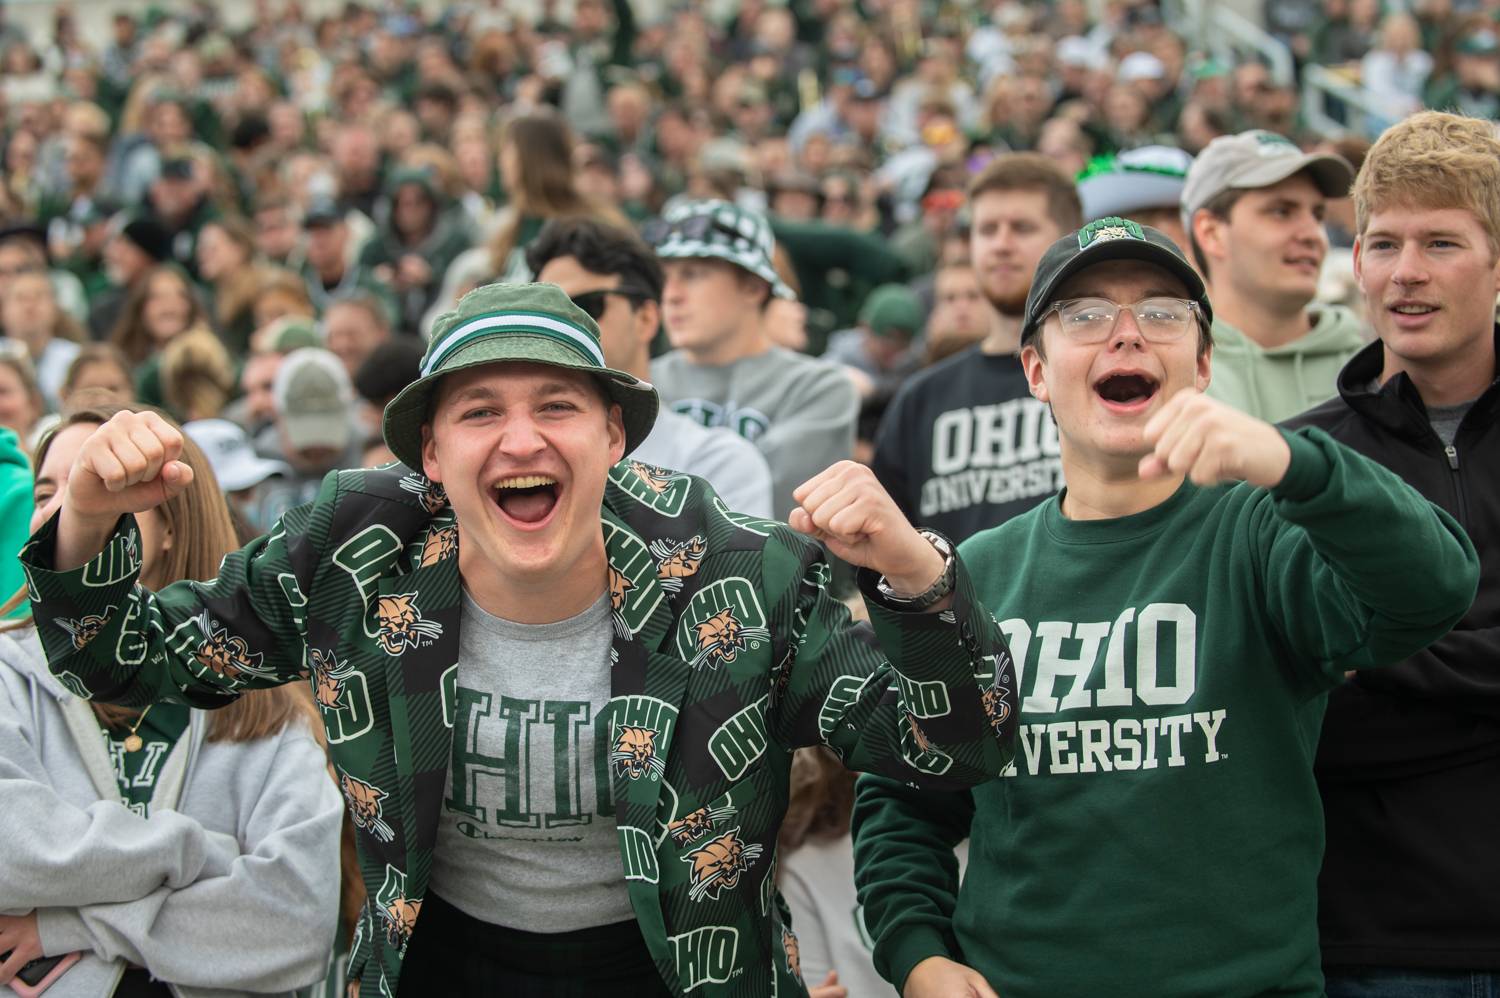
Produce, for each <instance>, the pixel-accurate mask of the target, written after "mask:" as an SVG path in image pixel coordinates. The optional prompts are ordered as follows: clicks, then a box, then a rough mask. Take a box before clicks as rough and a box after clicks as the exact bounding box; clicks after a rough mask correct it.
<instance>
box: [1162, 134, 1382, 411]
mask: <svg viewBox="0 0 1500 998" xmlns="http://www.w3.org/2000/svg"><path fill="white" fill-rule="evenodd" d="M1353 179H1354V171H1353V169H1352V168H1351V167H1350V166H1349V164H1348V163H1347V162H1345V161H1344V159H1343V158H1341V157H1339V156H1334V155H1329V154H1325V153H1306V152H1303V151H1302V150H1301V149H1299V148H1298V147H1297V146H1296V145H1294V144H1293V143H1292V142H1291V141H1289V140H1288V139H1286V138H1283V137H1282V136H1280V135H1277V134H1275V133H1274V132H1266V131H1259V130H1255V131H1248V132H1241V133H1240V134H1238V135H1225V136H1221V137H1220V138H1217V139H1214V140H1213V141H1212V142H1210V143H1209V144H1208V146H1207V148H1205V149H1204V150H1203V152H1202V153H1200V154H1199V155H1198V158H1197V159H1196V160H1194V161H1193V165H1192V168H1191V169H1190V170H1189V171H1188V175H1187V183H1186V185H1185V187H1184V188H1183V192H1182V220H1183V226H1184V228H1186V229H1187V231H1188V237H1189V242H1190V244H1191V248H1192V251H1193V257H1194V260H1195V262H1196V263H1197V265H1198V269H1199V270H1200V271H1202V273H1203V277H1204V279H1205V280H1206V281H1207V282H1208V289H1209V297H1210V298H1211V299H1213V303H1214V313H1215V319H1214V325H1213V336H1214V343H1215V350H1214V368H1213V381H1212V383H1211V384H1210V385H1209V388H1208V393H1209V394H1210V395H1213V396H1215V397H1217V398H1219V399H1222V400H1223V401H1225V402H1228V403H1229V404H1230V405H1233V406H1235V407H1236V408H1238V409H1241V410H1243V411H1245V412H1248V413H1250V414H1251V415H1253V416H1256V417H1259V418H1260V419H1265V420H1268V421H1271V422H1276V421H1278V420H1282V419H1286V418H1287V417H1289V416H1294V415H1296V414H1297V413H1299V412H1302V411H1304V410H1306V409H1309V408H1311V407H1312V406H1314V405H1317V404H1318V403H1319V402H1322V401H1323V400H1324V399H1326V398H1328V397H1329V396H1331V395H1332V394H1333V392H1334V379H1335V378H1337V376H1338V372H1339V370H1340V369H1341V368H1342V367H1343V365H1344V363H1345V362H1346V361H1347V360H1348V359H1349V358H1350V357H1352V356H1353V355H1354V353H1355V352H1356V351H1358V350H1359V348H1360V347H1361V346H1363V345H1364V336H1363V333H1362V329H1361V324H1360V322H1359V320H1358V319H1357V318H1356V316H1355V315H1354V313H1352V312H1350V311H1349V310H1348V309H1345V308H1341V307H1336V306H1327V305H1318V306H1315V307H1312V308H1309V305H1310V304H1311V303H1312V300H1313V297H1314V295H1315V294H1316V293H1317V288H1318V276H1319V274H1320V273H1321V271H1322V268H1323V258H1324V257H1325V256H1326V255H1327V253H1328V236H1327V234H1326V232H1325V231H1324V228H1323V216H1324V211H1325V206H1326V204H1327V201H1328V199H1329V198H1334V197H1343V196H1344V195H1345V194H1347V193H1348V191H1349V184H1350V183H1351V182H1352V181H1353Z"/></svg>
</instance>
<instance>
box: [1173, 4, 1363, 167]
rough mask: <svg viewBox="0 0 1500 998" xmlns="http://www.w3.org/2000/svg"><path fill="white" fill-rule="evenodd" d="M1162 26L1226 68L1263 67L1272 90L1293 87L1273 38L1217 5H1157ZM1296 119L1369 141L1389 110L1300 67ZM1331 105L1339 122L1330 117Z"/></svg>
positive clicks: (1281, 46) (1346, 82)
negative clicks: (1255, 63) (1249, 61)
mask: <svg viewBox="0 0 1500 998" xmlns="http://www.w3.org/2000/svg"><path fill="white" fill-rule="evenodd" d="M1162 7H1163V12H1164V13H1165V14H1166V16H1167V20H1168V23H1169V24H1171V25H1172V26H1173V27H1174V28H1176V29H1177V30H1178V31H1179V32H1180V33H1182V34H1183V35H1184V36H1186V37H1187V38H1188V39H1189V40H1190V42H1191V43H1192V44H1193V46H1194V47H1196V48H1198V49H1200V50H1203V51H1207V52H1210V53H1212V54H1213V55H1214V56H1215V57H1217V58H1219V59H1221V60H1223V61H1225V62H1229V63H1231V64H1232V63H1233V62H1235V61H1237V59H1238V58H1239V57H1241V56H1245V55H1251V56H1255V57H1257V58H1259V59H1260V60H1261V61H1262V62H1264V63H1265V64H1266V66H1267V67H1268V68H1269V70H1270V73H1271V79H1272V80H1273V81H1274V82H1275V83H1276V84H1277V85H1278V86H1292V85H1293V84H1294V83H1296V82H1297V81H1296V65H1295V63H1294V62H1293V60H1292V52H1291V50H1290V49H1289V48H1287V46H1286V44H1285V43H1283V42H1282V41H1281V40H1280V39H1279V38H1277V37H1276V36H1274V35H1272V34H1270V33H1269V32H1267V31H1266V30H1265V29H1264V28H1262V27H1261V26H1260V25H1258V24H1256V23H1255V22H1254V21H1252V20H1250V19H1249V18H1247V17H1245V16H1244V15H1243V14H1241V13H1240V12H1239V11H1237V10H1235V9H1233V8H1232V7H1230V6H1228V5H1226V4H1224V3H1222V2H1219V0H1163V2H1162ZM1301 90H1302V117H1303V120H1304V121H1305V122H1306V123H1307V125H1308V127H1309V128H1311V129H1313V130H1314V131H1317V132H1320V133H1322V134H1324V135H1329V136H1340V135H1344V134H1347V133H1350V132H1354V133H1357V134H1360V135H1364V136H1366V137H1369V138H1373V137H1374V136H1375V135H1376V134H1377V133H1378V132H1379V131H1380V130H1381V129H1382V128H1384V127H1385V126H1386V125H1388V124H1389V123H1390V121H1391V118H1390V111H1389V109H1387V108H1383V107H1382V106H1381V102H1380V99H1379V98H1378V97H1376V96H1375V94H1374V93H1372V92H1371V91H1370V90H1368V89H1366V88H1365V87H1363V86H1361V85H1359V84H1358V83H1356V82H1354V81H1353V80H1350V79H1349V78H1348V77H1346V76H1343V75H1341V74H1339V73H1338V72H1335V71H1333V70H1330V69H1328V68H1327V67H1325V66H1318V65H1314V64H1311V63H1308V64H1306V65H1304V66H1303V67H1302V79H1301ZM1335 102H1336V103H1337V104H1338V105H1341V107H1342V116H1341V118H1336V117H1334V112H1335V108H1334V107H1332V106H1330V105H1331V104H1333V103H1335Z"/></svg>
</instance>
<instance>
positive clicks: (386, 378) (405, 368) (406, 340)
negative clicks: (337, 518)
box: [354, 336, 425, 464]
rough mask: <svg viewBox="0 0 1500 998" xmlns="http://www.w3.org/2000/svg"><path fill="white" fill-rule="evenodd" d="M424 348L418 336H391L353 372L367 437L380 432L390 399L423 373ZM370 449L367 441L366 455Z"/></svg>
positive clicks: (362, 425)
mask: <svg viewBox="0 0 1500 998" xmlns="http://www.w3.org/2000/svg"><path fill="white" fill-rule="evenodd" d="M424 352H425V346H424V344H423V343H422V342H421V341H420V340H417V339H416V338H415V337H411V336H396V337H392V338H391V339H388V340H386V341H385V342H384V343H382V344H380V345H379V346H378V347H376V348H375V349H374V351H372V352H371V353H370V355H369V356H368V357H366V358H365V361H364V363H362V364H360V365H359V369H358V370H357V371H355V372H354V390H355V391H356V392H358V393H359V398H360V415H359V418H358V420H357V422H358V423H359V425H360V426H361V427H362V428H363V429H364V431H365V435H366V439H367V440H368V439H373V438H376V437H379V436H380V433H381V414H382V413H383V412H384V411H385V407H386V406H387V405H388V404H389V403H390V401H391V399H393V398H395V397H396V396H397V395H398V394H400V392H401V389H403V388H405V387H406V386H407V385H409V384H411V383H412V382H413V381H415V380H417V378H418V377H420V376H421V371H422V354H423V353H424ZM370 449H371V448H370V446H369V445H368V444H366V446H365V451H366V457H368V452H369V450H370ZM386 460H390V459H389V458H387V459H386ZM379 463H382V464H383V463H385V462H384V461H381V462H379Z"/></svg>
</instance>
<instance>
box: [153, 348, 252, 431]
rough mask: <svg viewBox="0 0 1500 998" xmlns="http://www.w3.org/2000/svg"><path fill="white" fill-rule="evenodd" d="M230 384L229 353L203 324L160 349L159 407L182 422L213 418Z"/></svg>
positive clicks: (232, 382) (228, 393)
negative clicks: (160, 400)
mask: <svg viewBox="0 0 1500 998" xmlns="http://www.w3.org/2000/svg"><path fill="white" fill-rule="evenodd" d="M234 387H235V377H234V364H233V362H232V361H231V360H230V359H229V353H228V352H227V351H226V350H225V349H224V345H223V344H222V343H220V342H219V338H218V337H217V336H215V335H214V334H213V333H212V332H211V331H210V330H209V329H207V328H206V327H203V326H198V327H195V328H192V329H189V330H188V331H187V332H185V333H183V334H182V335H181V336H178V337H175V338H174V339H173V340H172V341H171V342H170V343H168V344H167V345H166V347H165V348H164V349H163V350H162V352H161V396H162V403H163V408H165V409H166V410H167V411H168V412H170V413H172V415H173V416H174V417H176V418H178V419H179V420H181V421H183V422H186V421H189V420H194V419H214V418H217V417H218V415H219V413H220V412H222V411H223V409H224V406H225V404H226V403H227V402H228V401H229V399H230V396H231V395H232V394H233V392H234Z"/></svg>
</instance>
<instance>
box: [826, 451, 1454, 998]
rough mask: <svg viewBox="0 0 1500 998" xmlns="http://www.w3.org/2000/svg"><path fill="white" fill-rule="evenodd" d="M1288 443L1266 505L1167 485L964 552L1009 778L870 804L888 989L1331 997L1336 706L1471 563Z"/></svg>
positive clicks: (1434, 522)
mask: <svg viewBox="0 0 1500 998" xmlns="http://www.w3.org/2000/svg"><path fill="white" fill-rule="evenodd" d="M1287 439H1288V440H1289V442H1290V443H1291V446H1292V463H1291V465H1290V467H1289V469H1288V471H1287V475H1286V478H1285V480H1284V481H1283V482H1282V483H1281V484H1280V485H1279V486H1277V487H1276V488H1275V489H1272V490H1269V491H1268V490H1265V489H1258V488H1253V487H1251V486H1249V485H1245V484H1240V485H1235V486H1232V487H1231V486H1220V487H1215V488H1199V487H1197V486H1194V485H1192V484H1190V483H1184V484H1183V486H1182V487H1181V488H1180V489H1179V490H1178V491H1177V492H1176V493H1175V494H1174V495H1173V496H1172V497H1171V498H1170V499H1168V500H1167V501H1166V502H1164V503H1162V504H1161V505H1159V506H1157V507H1155V508H1154V509H1150V510H1147V511H1146V512H1144V513H1139V514H1136V515H1134V516H1127V517H1121V518H1119V519H1114V520H1104V521H1075V520H1069V519H1066V518H1064V517H1063V515H1062V513H1061V508H1060V504H1059V500H1058V499H1057V498H1053V499H1049V500H1048V501H1047V502H1046V503H1044V504H1043V505H1041V506H1039V507H1037V508H1036V509H1034V510H1032V511H1030V512H1028V513H1026V514H1023V515H1022V516H1020V517H1017V518H1016V519H1014V520H1011V521H1009V522H1008V523H1006V524H1004V525H1002V526H1000V527H997V528H994V529H992V530H988V531H984V532H982V533H979V534H976V535H975V536H974V537H972V538H970V539H969V540H968V541H967V542H965V543H964V544H963V545H962V546H961V548H960V550H961V552H962V557H963V560H964V562H965V563H966V564H967V565H969V566H970V569H971V571H972V573H973V578H974V583H975V587H976V591H977V593H978V594H979V597H980V600H981V602H982V603H983V605H984V606H986V607H989V608H990V609H991V611H992V612H993V613H994V614H995V616H996V617H997V618H999V619H1000V621H1001V623H1000V627H1001V630H1002V631H1004V632H1005V634H1006V637H1007V640H1008V642H1009V646H1010V652H1011V654H1012V655H1013V657H1014V661H1015V663H1016V671H1017V673H1018V676H1017V682H1018V684H1019V691H1018V692H1019V693H1020V694H1021V696H1022V697H1023V699H1022V700H1021V704H1020V711H1021V717H1020V721H1021V724H1020V726H1019V733H1018V738H1017V742H1018V745H1019V751H1017V753H1016V758H1015V761H1014V763H1013V764H1012V766H1011V767H1010V768H1009V769H1008V771H1007V772H1006V773H1005V774H1004V778H1002V779H999V780H995V781H992V782H990V783H987V784H985V785H983V786H981V787H979V788H977V789H975V790H974V791H972V797H971V796H969V795H935V794H931V793H928V794H914V793H913V792H912V791H910V790H908V789H907V788H905V787H903V786H902V785H900V784H899V783H893V782H891V781H884V780H882V781H875V780H862V781H861V783H860V788H859V800H858V804H857V806H856V810H855V860H856V881H857V882H858V885H859V887H860V899H861V901H862V902H863V904H864V906H865V918H866V924H867V925H868V927H869V928H870V930H871V933H872V935H873V937H874V938H875V940H876V951H875V957H876V966H877V968H878V969H880V971H881V972H882V973H883V974H885V975H886V976H887V977H888V979H890V980H892V981H893V982H896V983H898V985H899V984H900V983H901V982H904V981H905V979H906V975H907V974H908V973H909V972H910V970H911V968H912V967H913V966H915V965H916V964H917V963H918V962H919V961H921V960H922V959H924V958H926V957H929V956H936V955H943V956H948V957H950V958H952V959H955V960H959V961H962V962H964V963H967V964H968V965H970V966H972V967H974V968H975V969H976V970H978V971H979V972H980V973H981V974H983V975H984V977H985V978H986V979H987V980H988V981H989V983H990V985H991V986H992V987H994V988H995V990H997V991H998V992H999V993H1000V994H1002V995H1004V996H1005V998H1069V996H1078V998H1095V996H1099V995H1111V996H1115V998H1129V996H1141V998H1147V996H1149V998H1173V996H1183V998H1186V996H1201V995H1214V996H1228V995H1235V996H1250V995H1270V994H1275V995H1282V996H1293V995H1295V996H1308V998H1316V996H1320V995H1321V994H1322V992H1323V978H1322V972H1321V968H1320V960H1319V952H1318V931H1317V911H1316V903H1317V891H1316V880H1317V875H1318V867H1319V863H1320V861H1321V858H1322V851H1323V816H1322V810H1321V806H1320V804H1319V798H1318V789H1317V785H1316V783H1315V782H1314V780H1313V770H1312V762H1313V755H1314V750H1315V748H1316V744H1317V736H1318V728H1319V727H1320V725H1321V723H1322V713H1323V707H1324V703H1325V701H1326V694H1327V691H1328V690H1329V689H1330V688H1331V687H1332V686H1334V685H1335V684H1336V683H1338V682H1340V681H1341V679H1342V677H1343V674H1344V672H1345V671H1346V670H1349V669H1362V668H1366V667H1370V666H1379V665H1385V664H1388V663H1392V662H1395V661H1398V660H1400V659H1402V658H1404V657H1405V656H1407V655H1408V654H1410V653H1411V652H1413V651H1415V650H1417V649H1418V648H1421V647H1423V646H1425V645H1426V644H1428V643H1429V642H1431V641H1432V640H1434V639H1435V638H1437V637H1438V636H1440V635H1442V634H1443V633H1444V632H1446V631H1447V630H1448V628H1449V627H1451V626H1452V625H1453V623H1454V622H1455V621H1456V620H1458V618H1459V617H1460V616H1461V615H1462V614H1463V612H1464V611H1465V610H1466V609H1467V608H1468V606H1469V604H1470V602H1471V601H1472V600H1473V598H1474V593H1475V589H1476V586H1477V580H1478V557H1477V555H1476V554H1475V551H1474V547H1473V545H1472V544H1470V542H1469V540H1468V538H1467V537H1466V536H1465V534H1464V533H1463V531H1462V529H1461V528H1460V527H1459V526H1458V525H1457V523H1455V521H1454V520H1453V519H1452V518H1450V517H1449V516H1448V515H1447V514H1446V513H1444V512H1442V511H1441V510H1439V509H1438V508H1437V507H1435V506H1432V505H1430V504H1429V503H1428V502H1427V501H1426V500H1424V499H1422V498H1421V496H1419V495H1418V494H1417V493H1416V492H1415V491H1413V490H1412V489H1411V488H1409V487H1408V486H1406V485H1405V484H1403V483H1402V482H1401V480H1400V479H1398V478H1397V477H1396V476H1395V475H1393V474H1392V473H1390V472H1389V471H1387V470H1385V469H1384V468H1381V467H1379V466H1378V465H1376V464H1374V463H1373V462H1371V461H1369V460H1366V459H1365V458H1363V457H1361V456H1359V455H1358V454H1356V453H1354V452H1353V451H1351V450H1348V449H1346V448H1344V447H1342V446H1340V445H1338V444H1336V443H1335V442H1334V441H1333V440H1332V439H1331V438H1329V437H1328V436H1326V435H1325V434H1323V433H1321V432H1320V431H1317V430H1302V431H1299V432H1298V433H1297V434H1295V435H1290V434H1289V435H1288V437H1287ZM961 637H962V636H960V638H961ZM1002 678H1003V677H1002ZM965 834H971V835H972V842H971V845H970V851H969V866H968V872H967V873H966V875H965V878H964V880H963V887H962V890H959V889H958V878H957V870H956V867H955V864H954V860H953V854H952V846H953V845H954V844H955V843H956V842H957V841H958V840H959V839H961V838H962V837H963V836H964V835H965Z"/></svg>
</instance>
